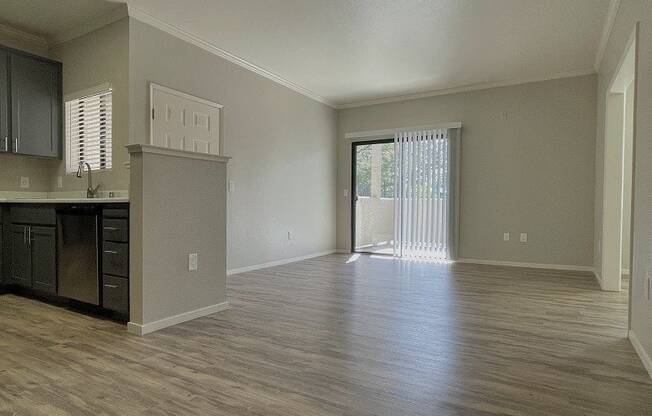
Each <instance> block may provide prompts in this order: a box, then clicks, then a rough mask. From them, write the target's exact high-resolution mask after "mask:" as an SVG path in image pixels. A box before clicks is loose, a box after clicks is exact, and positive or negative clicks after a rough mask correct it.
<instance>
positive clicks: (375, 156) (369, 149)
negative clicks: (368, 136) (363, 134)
mask: <svg viewBox="0 0 652 416" xmlns="http://www.w3.org/2000/svg"><path fill="white" fill-rule="evenodd" d="M352 160H353V163H352V172H353V183H352V185H353V186H352V189H353V200H352V207H351V209H352V219H353V221H352V230H351V231H352V240H353V241H352V246H353V247H354V251H356V252H365V253H376V254H389V255H391V254H392V253H393V251H394V249H393V245H394V241H393V239H394V181H395V178H394V166H395V159H394V142H393V140H392V139H386V140H375V141H367V142H360V143H353V153H352Z"/></svg>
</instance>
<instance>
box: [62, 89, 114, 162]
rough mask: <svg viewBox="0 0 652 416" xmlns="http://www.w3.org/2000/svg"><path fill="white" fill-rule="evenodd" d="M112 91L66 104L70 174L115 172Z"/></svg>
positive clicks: (67, 149)
mask: <svg viewBox="0 0 652 416" xmlns="http://www.w3.org/2000/svg"><path fill="white" fill-rule="evenodd" d="M111 95H112V94H111V90H110V89H108V90H105V91H102V92H99V93H95V94H92V95H87V96H85V97H82V98H76V99H73V100H69V101H66V156H67V158H66V172H67V173H74V172H77V169H78V167H79V164H80V163H88V164H89V165H90V167H91V169H92V170H106V169H111V165H112V163H111V159H112V153H113V152H112V145H111V120H112V115H111V113H112V111H111V101H112V96H111Z"/></svg>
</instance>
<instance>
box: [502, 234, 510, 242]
mask: <svg viewBox="0 0 652 416" xmlns="http://www.w3.org/2000/svg"><path fill="white" fill-rule="evenodd" d="M503 241H509V233H503Z"/></svg>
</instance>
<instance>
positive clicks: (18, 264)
mask: <svg viewBox="0 0 652 416" xmlns="http://www.w3.org/2000/svg"><path fill="white" fill-rule="evenodd" d="M9 234H10V236H9V241H10V242H11V266H10V275H11V276H10V277H11V279H10V282H11V283H14V284H17V285H20V286H24V287H32V264H31V257H32V255H31V251H30V247H29V244H28V243H27V226H25V225H11V226H10V227H9Z"/></svg>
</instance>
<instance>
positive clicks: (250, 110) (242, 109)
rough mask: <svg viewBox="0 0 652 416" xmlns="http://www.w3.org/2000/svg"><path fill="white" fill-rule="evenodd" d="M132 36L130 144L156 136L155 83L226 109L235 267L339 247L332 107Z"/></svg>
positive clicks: (145, 36)
mask: <svg viewBox="0 0 652 416" xmlns="http://www.w3.org/2000/svg"><path fill="white" fill-rule="evenodd" d="M129 31H130V37H129V39H130V45H129V56H130V59H129V61H130V68H129V71H130V73H129V86H130V91H131V93H130V98H129V111H130V131H129V135H130V141H131V142H132V143H146V142H147V141H148V140H149V118H148V115H149V114H148V96H149V87H148V82H149V81H153V82H156V83H159V84H162V85H165V86H168V87H171V88H174V89H177V90H180V91H183V92H186V93H188V94H192V95H196V96H199V97H202V98H206V99H208V100H211V101H215V102H218V103H220V104H223V105H224V111H223V115H224V116H223V131H222V133H223V134H222V138H223V139H224V140H225V142H224V154H225V155H226V156H231V157H233V160H232V161H231V162H230V163H229V168H228V175H229V180H232V181H234V182H235V191H234V192H230V193H229V194H228V196H227V202H228V204H227V207H228V209H227V213H228V214H227V215H228V216H227V224H228V226H227V236H228V238H227V241H228V257H227V258H228V261H227V265H228V268H229V269H233V268H238V267H243V266H251V265H255V264H260V263H264V262H269V261H274V260H278V259H285V258H291V257H297V256H303V255H308V254H311V253H316V252H321V251H326V250H330V249H333V248H334V247H335V202H334V200H333V195H334V193H335V185H336V156H337V154H336V123H337V116H336V113H335V110H333V109H331V108H329V107H327V106H325V105H323V104H320V103H318V102H316V101H313V100H311V99H309V98H306V97H304V96H302V95H300V94H297V93H295V92H294V91H291V90H289V89H287V88H285V87H283V86H280V85H278V84H276V83H274V82H272V81H270V80H268V79H266V78H263V77H261V76H258V75H256V74H255V73H253V72H251V71H248V70H246V69H243V68H242V67H240V66H237V65H235V64H233V63H231V62H228V61H226V60H225V59H222V58H220V57H218V56H216V55H214V54H211V53H209V52H207V51H205V50H203V49H200V48H198V47H196V46H193V45H191V44H189V43H187V42H184V41H183V40H180V39H178V38H175V37H173V36H171V35H169V34H167V33H165V32H162V31H160V30H158V29H156V28H154V27H152V26H149V25H146V24H144V23H142V22H139V21H137V20H134V19H130V29H129ZM288 231H291V232H292V233H293V236H294V237H293V239H292V240H288V238H287V232H288Z"/></svg>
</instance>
